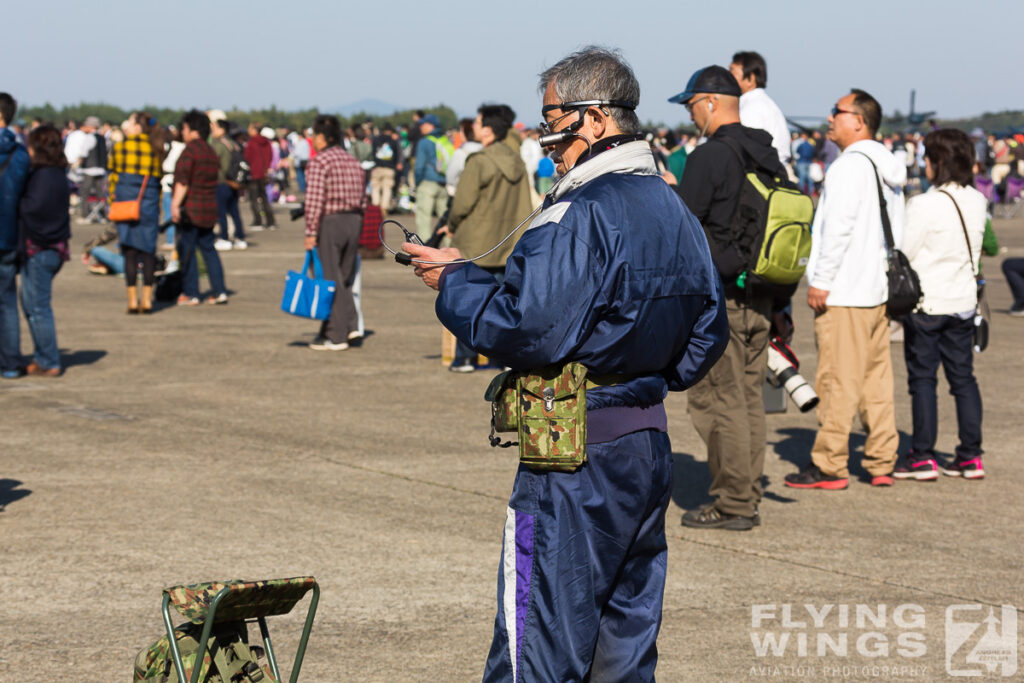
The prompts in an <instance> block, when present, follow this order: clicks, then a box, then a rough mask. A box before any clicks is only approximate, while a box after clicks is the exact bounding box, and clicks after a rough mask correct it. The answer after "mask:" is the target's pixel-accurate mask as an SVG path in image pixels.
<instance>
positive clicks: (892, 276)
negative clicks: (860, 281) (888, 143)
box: [857, 152, 921, 320]
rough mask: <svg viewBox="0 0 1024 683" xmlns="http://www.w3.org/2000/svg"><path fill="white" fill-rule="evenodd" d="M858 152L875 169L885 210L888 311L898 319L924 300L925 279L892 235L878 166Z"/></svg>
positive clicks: (879, 203)
mask: <svg viewBox="0 0 1024 683" xmlns="http://www.w3.org/2000/svg"><path fill="white" fill-rule="evenodd" d="M857 154H860V155H861V156H862V157H864V158H865V159H867V160H868V161H869V162H870V163H871V170H872V171H873V172H874V174H875V186H876V187H877V188H878V208H879V210H880V211H881V213H882V232H884V233H885V253H886V256H887V257H888V259H889V272H888V279H889V298H888V300H887V301H886V302H885V312H886V313H887V314H888V316H889V317H890V318H892V319H893V320H898V319H899V318H902V317H903V316H905V315H907V314H908V313H910V312H911V311H913V310H914V309H915V308H917V304H918V303H919V302H920V301H921V280H920V279H919V278H918V277H917V273H915V272H914V269H913V268H911V267H910V260H909V259H907V257H906V255H905V254H904V253H903V252H902V251H900V250H899V249H897V248H896V240H894V239H893V237H892V225H891V224H890V223H889V212H888V211H887V210H886V201H885V195H883V194H882V181H881V180H880V179H879V177H878V167H877V166H875V162H874V160H872V159H871V157H869V156H868V155H867V154H864V152H857Z"/></svg>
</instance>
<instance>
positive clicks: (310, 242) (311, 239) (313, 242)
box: [306, 235, 316, 251]
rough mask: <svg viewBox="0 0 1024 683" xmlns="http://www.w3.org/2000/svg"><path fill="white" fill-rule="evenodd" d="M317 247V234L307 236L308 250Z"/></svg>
mask: <svg viewBox="0 0 1024 683" xmlns="http://www.w3.org/2000/svg"><path fill="white" fill-rule="evenodd" d="M313 249H316V235H307V236H306V251H312V250H313Z"/></svg>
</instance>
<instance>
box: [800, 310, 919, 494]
mask: <svg viewBox="0 0 1024 683" xmlns="http://www.w3.org/2000/svg"><path fill="white" fill-rule="evenodd" d="M814 337H815V340H816V341H817V345H818V375H817V378H816V380H815V383H816V387H815V388H816V390H817V392H818V396H819V397H821V403H819V404H818V423H819V425H820V428H819V429H818V436H817V437H816V438H815V439H814V447H813V448H812V449H811V460H812V461H813V462H814V464H815V465H817V466H818V469H820V470H821V471H822V472H823V473H824V474H827V475H830V476H833V477H849V476H850V471H849V469H848V468H847V465H848V463H849V459H850V430H851V429H852V427H853V418H854V417H856V416H857V415H858V413H859V414H860V421H861V424H862V425H863V427H864V429H865V431H867V433H868V438H867V443H866V444H865V445H864V469H866V470H867V471H868V472H869V473H870V474H871V475H872V476H880V475H887V474H891V473H892V470H893V467H894V466H895V465H896V455H897V449H898V446H899V435H898V434H897V432H896V416H895V409H894V405H893V400H894V399H893V391H894V388H893V378H892V354H891V352H890V350H889V319H888V318H887V317H886V315H885V306H884V305H882V306H875V307H874V308H849V307H843V306H830V307H829V308H828V310H826V311H825V312H824V313H821V314H819V315H817V316H815V319H814Z"/></svg>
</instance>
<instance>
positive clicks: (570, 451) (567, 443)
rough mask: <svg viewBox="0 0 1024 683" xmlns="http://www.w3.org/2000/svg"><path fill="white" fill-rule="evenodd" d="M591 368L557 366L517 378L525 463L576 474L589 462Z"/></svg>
mask: <svg viewBox="0 0 1024 683" xmlns="http://www.w3.org/2000/svg"><path fill="white" fill-rule="evenodd" d="M586 379H587V368H586V367H584V366H583V365H582V364H581V363H576V362H573V363H568V364H566V365H562V366H552V367H548V368H544V369H541V370H537V371H534V372H531V373H528V374H521V375H519V376H518V377H517V378H516V383H515V385H516V391H515V396H516V406H515V410H514V411H513V412H514V413H515V417H516V418H517V422H518V425H517V432H518V436H519V462H520V463H522V464H524V465H526V466H527V467H529V468H530V469H533V470H539V471H552V472H575V471H576V470H578V469H579V468H580V467H581V466H582V465H583V463H585V462H586V461H587V386H586Z"/></svg>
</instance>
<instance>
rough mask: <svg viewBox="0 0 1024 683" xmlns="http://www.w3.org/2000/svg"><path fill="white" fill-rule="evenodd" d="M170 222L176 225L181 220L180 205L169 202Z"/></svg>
mask: <svg viewBox="0 0 1024 683" xmlns="http://www.w3.org/2000/svg"><path fill="white" fill-rule="evenodd" d="M171 222H172V223H174V224H175V225H177V224H178V223H180V222H181V205H180V204H171Z"/></svg>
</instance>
